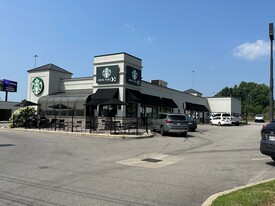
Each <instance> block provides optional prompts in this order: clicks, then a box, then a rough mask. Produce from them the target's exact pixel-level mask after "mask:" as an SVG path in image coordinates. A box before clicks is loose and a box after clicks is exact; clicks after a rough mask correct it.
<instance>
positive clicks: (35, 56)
mask: <svg viewBox="0 0 275 206" xmlns="http://www.w3.org/2000/svg"><path fill="white" fill-rule="evenodd" d="M33 57H34V68H36V58H37V57H38V56H37V55H34V56H33Z"/></svg>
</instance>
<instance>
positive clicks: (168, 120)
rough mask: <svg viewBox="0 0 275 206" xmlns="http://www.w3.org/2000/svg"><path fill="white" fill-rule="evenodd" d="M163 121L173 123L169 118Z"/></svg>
mask: <svg viewBox="0 0 275 206" xmlns="http://www.w3.org/2000/svg"><path fill="white" fill-rule="evenodd" d="M165 122H166V123H173V121H172V120H170V119H167V120H165Z"/></svg>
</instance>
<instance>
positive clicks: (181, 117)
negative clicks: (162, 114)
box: [169, 115, 186, 120]
mask: <svg viewBox="0 0 275 206" xmlns="http://www.w3.org/2000/svg"><path fill="white" fill-rule="evenodd" d="M169 119H171V120H186V117H185V116H184V115H169Z"/></svg>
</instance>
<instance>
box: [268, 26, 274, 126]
mask: <svg viewBox="0 0 275 206" xmlns="http://www.w3.org/2000/svg"><path fill="white" fill-rule="evenodd" d="M269 38H270V88H269V89H270V96H269V98H270V99H269V106H270V121H272V120H273V119H274V97H273V40H274V29H273V23H270V24H269Z"/></svg>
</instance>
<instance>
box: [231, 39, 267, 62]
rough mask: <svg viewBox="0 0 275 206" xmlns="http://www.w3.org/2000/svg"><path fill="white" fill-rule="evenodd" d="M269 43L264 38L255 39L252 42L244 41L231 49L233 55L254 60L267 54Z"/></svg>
mask: <svg viewBox="0 0 275 206" xmlns="http://www.w3.org/2000/svg"><path fill="white" fill-rule="evenodd" d="M269 47H270V45H269V43H268V42H266V41H264V40H257V41H256V42H254V43H250V42H245V43H243V44H241V45H239V46H237V47H236V48H235V49H234V50H233V56H235V57H239V58H244V59H248V60H256V59H259V58H261V57H263V56H267V55H268V54H269V52H270V48H269Z"/></svg>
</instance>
